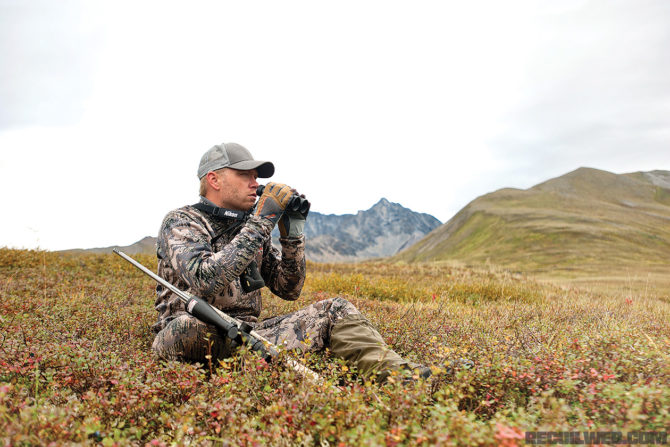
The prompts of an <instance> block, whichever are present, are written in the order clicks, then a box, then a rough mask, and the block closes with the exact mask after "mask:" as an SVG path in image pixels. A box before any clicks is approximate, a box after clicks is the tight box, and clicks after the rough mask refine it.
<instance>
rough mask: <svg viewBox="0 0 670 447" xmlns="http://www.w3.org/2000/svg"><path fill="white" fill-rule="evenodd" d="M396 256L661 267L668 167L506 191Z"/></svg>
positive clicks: (666, 252)
mask: <svg viewBox="0 0 670 447" xmlns="http://www.w3.org/2000/svg"><path fill="white" fill-rule="evenodd" d="M395 259H396V260H400V261H408V262H414V261H436V260H458V261H463V262H466V263H484V262H490V263H493V264H497V265H501V266H505V267H507V268H511V269H519V270H524V271H533V272H565V273H567V272H571V271H579V272H585V271H589V272H601V273H607V272H610V271H613V270H616V271H627V270H630V269H633V270H635V271H637V270H639V269H640V268H642V267H644V269H645V270H650V271H653V270H655V269H663V268H665V267H666V266H667V264H668V260H669V259H670V172H668V171H653V172H636V173H632V174H621V175H618V174H613V173H610V172H606V171H600V170H596V169H590V168H579V169H577V170H575V171H573V172H570V173H568V174H566V175H563V176H561V177H558V178H555V179H552V180H549V181H547V182H544V183H541V184H539V185H536V186H534V187H532V188H529V189H527V190H518V189H510V188H507V189H501V190H498V191H496V192H493V193H490V194H487V195H484V196H481V197H479V198H477V199H475V200H474V201H472V202H471V203H470V204H468V205H467V206H466V207H465V208H463V209H462V210H461V211H460V212H459V213H458V214H456V216H454V217H453V218H452V219H451V220H449V221H448V222H447V223H445V224H444V225H442V226H440V227H438V228H437V229H435V230H434V231H433V232H431V233H429V234H428V235H427V236H426V237H425V238H424V239H422V240H421V241H419V242H418V243H416V244H415V245H413V246H412V247H410V248H409V249H407V250H405V251H403V252H402V253H400V254H399V255H398V256H396V258H395Z"/></svg>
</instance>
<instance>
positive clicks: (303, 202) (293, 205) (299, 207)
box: [256, 185, 312, 217]
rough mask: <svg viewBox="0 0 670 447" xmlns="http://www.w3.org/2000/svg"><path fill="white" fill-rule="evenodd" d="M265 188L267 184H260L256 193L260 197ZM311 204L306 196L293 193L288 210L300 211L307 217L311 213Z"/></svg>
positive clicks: (287, 206)
mask: <svg viewBox="0 0 670 447" xmlns="http://www.w3.org/2000/svg"><path fill="white" fill-rule="evenodd" d="M264 190H265V185H259V186H258V188H256V195H257V196H258V197H260V196H261V195H263V191H264ZM310 206H312V205H311V203H309V200H307V199H306V198H304V197H300V196H299V195H297V194H293V195H292V196H291V198H290V199H289V201H288V205H286V210H287V211H297V212H298V213H300V214H302V215H303V217H307V213H309V207H310Z"/></svg>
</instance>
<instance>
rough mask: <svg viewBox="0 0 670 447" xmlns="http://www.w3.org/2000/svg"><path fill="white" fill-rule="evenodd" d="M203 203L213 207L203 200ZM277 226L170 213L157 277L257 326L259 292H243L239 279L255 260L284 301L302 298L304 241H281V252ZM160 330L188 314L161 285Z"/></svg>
mask: <svg viewBox="0 0 670 447" xmlns="http://www.w3.org/2000/svg"><path fill="white" fill-rule="evenodd" d="M201 202H203V203H206V204H209V205H212V203H211V202H210V201H209V200H207V199H205V198H204V197H201ZM272 228H273V224H272V223H271V222H270V221H269V220H267V219H264V218H261V217H255V216H249V217H247V218H246V220H245V221H240V220H236V219H231V218H218V217H213V216H210V215H208V214H206V213H203V212H201V211H199V210H197V209H195V208H194V207H192V206H185V207H182V208H179V209H177V210H174V211H171V212H169V213H168V214H167V216H165V218H164V220H163V223H162V225H161V228H160V232H159V234H158V242H157V252H156V255H157V257H158V275H159V276H161V277H163V278H164V279H165V280H167V281H168V282H170V283H172V284H173V285H175V286H176V287H177V288H179V289H181V290H186V291H188V292H191V293H192V294H194V295H196V296H199V297H200V298H202V299H204V300H206V301H207V302H208V303H209V304H211V305H213V306H214V307H216V308H218V309H220V310H222V311H224V312H226V313H227V314H228V315H230V316H232V317H235V318H238V319H240V320H244V321H247V322H249V323H255V322H257V321H258V316H259V315H260V312H261V306H262V303H261V291H260V290H255V291H253V292H250V293H244V291H243V290H242V287H241V284H240V278H239V277H240V275H241V274H242V272H243V271H244V270H245V269H246V267H247V265H248V264H249V263H250V262H251V261H252V260H255V261H256V263H257V264H258V265H259V266H260V273H261V276H262V277H263V280H264V281H265V285H266V286H267V287H268V288H269V289H270V290H271V291H272V293H274V294H275V295H277V296H279V297H280V298H283V299H285V300H295V299H297V298H298V297H299V296H300V292H301V290H302V286H303V284H304V281H305V238H304V236H301V237H298V238H280V239H279V241H280V243H281V245H282V252H281V254H280V253H279V251H278V250H277V249H276V248H274V247H273V246H272V243H271V237H270V233H271V232H272ZM156 293H157V298H156V302H155V307H156V310H157V311H158V322H157V323H156V324H155V325H154V326H153V327H152V328H153V330H154V332H160V331H161V330H163V329H164V328H166V327H167V326H168V324H170V322H171V321H172V320H173V319H175V318H177V317H179V316H180V315H183V314H185V313H186V310H185V309H184V304H183V303H182V302H181V301H180V300H179V299H178V298H177V297H176V296H175V295H173V294H172V292H170V291H169V290H167V289H165V288H163V287H162V286H160V285H159V286H157V287H156Z"/></svg>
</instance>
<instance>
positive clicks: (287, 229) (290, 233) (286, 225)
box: [279, 189, 309, 237]
mask: <svg viewBox="0 0 670 447" xmlns="http://www.w3.org/2000/svg"><path fill="white" fill-rule="evenodd" d="M291 193H292V194H293V195H296V196H297V195H298V191H296V190H295V189H292V190H291ZM299 197H302V198H303V199H304V198H305V195H304V194H300V195H299ZM308 212H309V209H308V210H307V212H306V213H305V214H304V215H303V214H301V213H300V212H299V211H292V210H290V209H288V210H286V212H285V213H284V215H283V216H282V217H281V219H279V235H280V236H281V237H299V236H302V233H303V230H304V229H305V219H306V218H307V213H308Z"/></svg>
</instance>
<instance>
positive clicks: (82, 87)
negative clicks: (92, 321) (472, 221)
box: [0, 0, 670, 250]
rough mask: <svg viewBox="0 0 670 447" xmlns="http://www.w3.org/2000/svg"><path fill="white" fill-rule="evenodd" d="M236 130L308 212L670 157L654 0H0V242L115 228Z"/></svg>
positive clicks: (133, 227)
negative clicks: (308, 204) (299, 195)
mask: <svg viewBox="0 0 670 447" xmlns="http://www.w3.org/2000/svg"><path fill="white" fill-rule="evenodd" d="M221 142H237V143H240V144H242V145H244V146H246V147H247V148H248V149H249V150H250V151H251V152H252V153H253V154H254V157H255V158H257V159H262V160H271V161H273V162H274V164H275V167H276V174H275V176H274V177H273V180H276V181H280V182H284V183H288V184H290V185H292V186H294V187H296V188H297V189H298V190H299V191H301V192H303V193H305V194H306V195H307V197H308V198H309V199H311V201H312V203H313V205H312V209H313V210H315V211H319V212H323V213H334V214H345V213H356V212H357V211H358V210H363V209H367V208H369V207H371V206H372V205H373V204H374V203H376V202H377V201H378V200H379V199H380V198H381V197H386V198H387V199H389V200H391V201H393V202H398V203H400V204H402V205H403V206H406V207H408V208H411V209H412V210H415V211H420V212H426V213H429V214H432V215H434V216H435V217H437V218H438V219H440V220H441V221H443V222H444V221H447V220H448V219H449V218H451V217H452V216H453V215H454V214H455V213H456V212H458V210H459V209H460V208H462V207H463V206H465V205H466V204H467V203H468V202H470V201H471V200H473V199H475V198H476V197H477V196H479V195H482V194H485V193H488V192H491V191H494V190H496V189H499V188H503V187H517V188H528V187H530V186H533V185H534V184H537V183H540V182H542V181H544V180H547V179H549V178H552V177H556V176H559V175H562V174H565V173H567V172H569V171H572V170H574V169H576V168H578V167H580V166H589V167H594V168H599V169H604V170H608V171H612V172H617V173H624V172H633V171H648V170H654V169H665V170H670V1H667V0H654V1H651V0H628V1H621V0H601V1H577V0H561V1H553V0H547V1H539V0H529V1H521V0H508V1H504V2H501V1H498V0H490V1H484V0H482V1H434V2H433V1H389V0H384V1H361V0H357V1H339V2H319V1H314V0H310V1H299V2H298V1H282V2H277V1H267V2H262V1H255V2H224V1H212V2H198V1H192V2H169V1H155V2H153V1H137V0H136V1H118V0H116V1H108V2H102V1H100V2H86V1H54V0H44V1H37V0H32V1H29V2H28V1H22V0H0V188H1V190H2V196H1V197H2V201H1V202H0V204H1V205H2V209H3V213H2V219H0V246H10V247H27V248H34V247H38V246H39V247H41V248H45V249H49V250H58V249H66V248H75V247H84V248H89V247H99V246H108V245H113V244H120V245H126V244H130V243H133V242H135V241H137V240H139V239H140V238H142V237H144V236H147V235H152V236H155V235H156V233H157V232H158V227H159V225H160V222H161V219H162V217H163V216H164V215H165V213H167V211H169V210H170V209H173V208H176V207H179V206H182V205H185V204H188V203H194V202H196V201H197V188H198V180H197V176H196V171H197V166H198V162H199V160H200V157H201V155H202V154H203V153H204V152H205V151H206V150H207V149H209V148H210V147H211V146H213V145H214V144H218V143H221Z"/></svg>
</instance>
